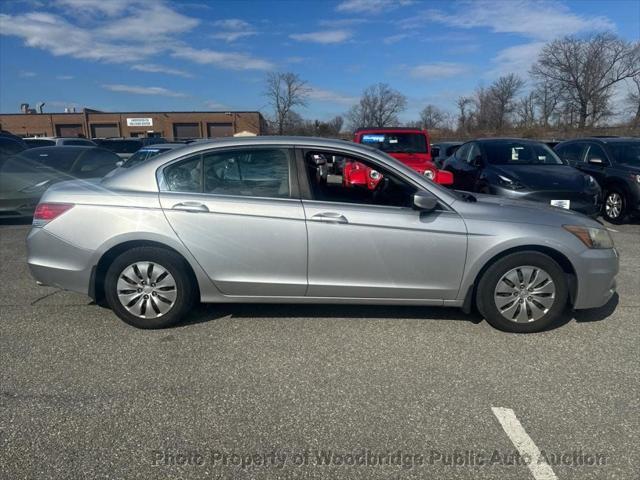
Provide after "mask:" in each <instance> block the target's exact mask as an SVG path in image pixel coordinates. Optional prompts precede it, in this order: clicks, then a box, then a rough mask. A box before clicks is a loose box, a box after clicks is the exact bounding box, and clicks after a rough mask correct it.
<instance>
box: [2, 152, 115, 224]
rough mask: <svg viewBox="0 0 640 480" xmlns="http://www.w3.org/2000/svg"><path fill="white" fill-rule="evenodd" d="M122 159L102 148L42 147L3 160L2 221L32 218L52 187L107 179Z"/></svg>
mask: <svg viewBox="0 0 640 480" xmlns="http://www.w3.org/2000/svg"><path fill="white" fill-rule="evenodd" d="M119 160H120V158H119V157H118V156H117V155H116V154H114V153H113V152H110V151H108V150H104V149H102V148H98V147H39V148H30V149H27V150H23V151H22V152H20V153H18V154H15V155H12V156H8V157H5V158H4V160H0V218H17V217H30V216H31V215H32V214H33V211H34V209H35V207H36V205H37V203H38V200H39V199H40V197H41V196H42V194H43V193H44V192H45V190H46V189H47V188H49V187H50V186H51V185H53V184H55V183H57V182H61V181H63V180H73V179H78V178H79V179H90V178H99V177H102V176H104V175H105V174H106V173H108V172H109V171H111V170H113V169H114V168H115V167H116V162H118V161H119Z"/></svg>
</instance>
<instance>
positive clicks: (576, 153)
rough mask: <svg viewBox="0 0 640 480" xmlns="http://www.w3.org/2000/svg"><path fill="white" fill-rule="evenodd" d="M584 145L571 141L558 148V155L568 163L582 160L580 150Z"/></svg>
mask: <svg viewBox="0 0 640 480" xmlns="http://www.w3.org/2000/svg"><path fill="white" fill-rule="evenodd" d="M583 149H584V147H583V145H582V144H580V143H571V144H569V145H564V146H562V147H560V148H558V156H559V157H560V158H561V159H562V160H564V161H565V162H568V163H570V164H574V163H581V162H582V160H583V159H582V151H583Z"/></svg>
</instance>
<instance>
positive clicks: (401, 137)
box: [353, 128, 453, 185]
mask: <svg viewBox="0 0 640 480" xmlns="http://www.w3.org/2000/svg"><path fill="white" fill-rule="evenodd" d="M353 141H354V142H355V143H361V144H363V145H369V146H371V147H374V148H377V149H379V150H382V151H383V152H385V153H386V154H388V155H390V156H392V157H393V158H395V159H397V160H399V161H401V162H402V163H404V164H405V165H407V166H408V167H411V168H412V169H414V170H415V171H416V172H418V173H419V174H420V175H424V176H425V177H427V178H429V179H431V180H433V181H434V182H436V183H439V184H441V185H452V184H453V174H452V173H451V172H447V171H444V170H440V169H438V167H436V165H435V164H434V163H433V160H432V159H431V147H430V146H429V135H428V134H427V131H426V130H420V129H419V128H362V129H359V130H356V132H355V134H354V136H353Z"/></svg>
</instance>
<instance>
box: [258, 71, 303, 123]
mask: <svg viewBox="0 0 640 480" xmlns="http://www.w3.org/2000/svg"><path fill="white" fill-rule="evenodd" d="M308 93H309V88H308V87H307V85H306V82H305V81H303V80H301V79H300V77H299V76H298V75H296V74H295V73H290V72H286V73H282V72H271V73H269V74H267V89H266V91H265V96H266V97H267V98H268V100H269V104H270V105H271V106H272V107H273V116H274V117H273V124H274V128H275V130H276V132H278V135H282V134H283V133H284V132H285V130H286V126H287V122H291V118H289V117H290V114H291V113H292V112H293V108H294V107H296V106H298V107H304V106H306V104H307V102H306V98H307V95H308Z"/></svg>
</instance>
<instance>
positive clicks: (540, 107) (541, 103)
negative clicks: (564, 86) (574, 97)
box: [533, 79, 563, 127]
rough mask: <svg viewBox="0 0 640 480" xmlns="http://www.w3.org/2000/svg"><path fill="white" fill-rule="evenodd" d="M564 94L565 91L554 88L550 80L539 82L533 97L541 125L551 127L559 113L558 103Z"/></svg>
mask: <svg viewBox="0 0 640 480" xmlns="http://www.w3.org/2000/svg"><path fill="white" fill-rule="evenodd" d="M562 96H563V91H557V90H556V89H554V88H553V86H552V84H551V82H550V81H549V80H547V79H545V80H542V81H540V82H538V84H537V85H536V87H535V89H534V90H533V99H534V103H535V108H536V111H537V112H538V118H539V123H540V125H541V126H543V127H549V125H550V123H551V119H552V118H553V117H554V116H557V115H558V105H559V104H560V102H561V101H562Z"/></svg>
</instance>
